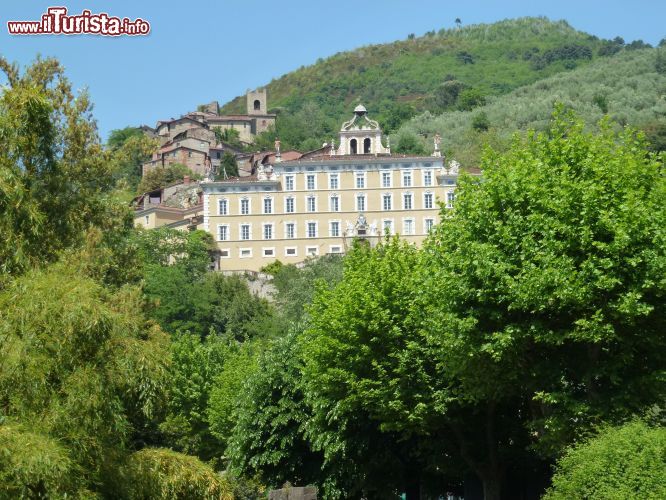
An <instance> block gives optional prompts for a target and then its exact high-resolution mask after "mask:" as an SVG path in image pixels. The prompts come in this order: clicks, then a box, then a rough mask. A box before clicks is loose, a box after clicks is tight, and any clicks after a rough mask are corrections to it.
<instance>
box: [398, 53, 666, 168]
mask: <svg viewBox="0 0 666 500" xmlns="http://www.w3.org/2000/svg"><path fill="white" fill-rule="evenodd" d="M488 101H489V102H488V103H487V104H485V105H483V106H480V107H478V108H476V109H474V110H469V111H449V112H446V113H442V114H439V115H434V114H432V113H430V112H425V113H423V114H421V115H419V116H416V117H414V118H413V119H411V120H410V121H408V122H407V123H405V124H404V125H403V126H402V127H401V128H400V130H399V132H398V133H397V134H396V135H397V136H398V141H397V142H398V143H399V142H400V139H402V140H403V142H405V141H406V139H405V137H411V138H412V139H414V141H413V142H416V144H417V146H416V147H423V148H427V147H431V142H432V139H431V137H432V136H433V135H434V134H435V133H436V132H439V133H440V134H441V136H442V147H443V149H444V151H445V152H446V153H447V155H449V156H451V157H454V158H456V159H457V160H458V161H460V162H461V163H462V164H463V165H475V164H478V162H479V158H480V155H481V152H482V148H483V145H484V144H485V143H489V144H491V145H492V146H494V147H496V148H499V149H505V148H506V147H508V145H509V142H510V138H511V136H512V135H513V134H514V133H515V132H516V131H517V130H528V129H536V130H544V129H545V128H546V127H547V126H548V123H549V121H550V116H551V113H552V111H553V104H554V103H556V102H560V103H562V104H564V105H565V106H566V107H568V108H570V109H573V110H575V111H576V112H577V113H578V114H579V115H580V116H581V117H583V118H584V119H585V122H586V123H587V124H588V126H592V127H593V126H594V124H596V123H598V121H599V120H600V119H601V118H602V117H603V116H605V115H608V116H609V117H610V118H612V119H613V120H614V121H616V122H617V124H618V125H627V124H629V125H632V126H634V127H638V128H641V129H643V130H645V132H646V134H647V135H648V139H649V140H650V141H651V143H652V147H653V148H654V149H660V150H661V149H664V147H665V146H666V49H663V48H659V49H643V50H635V51H623V52H621V53H618V54H617V55H614V56H612V57H608V58H601V59H599V60H597V61H595V62H593V63H592V64H590V65H587V66H585V67H583V68H579V69H576V70H573V71H569V72H563V73H559V74H557V75H554V76H551V77H549V78H546V79H544V80H540V81H538V82H535V83H533V84H531V85H527V86H524V87H521V88H519V89H516V90H514V91H513V92H511V93H510V94H507V95H504V96H499V97H494V98H489V99H488ZM415 138H418V139H415ZM406 142H408V143H409V141H406ZM419 143H420V144H419Z"/></svg>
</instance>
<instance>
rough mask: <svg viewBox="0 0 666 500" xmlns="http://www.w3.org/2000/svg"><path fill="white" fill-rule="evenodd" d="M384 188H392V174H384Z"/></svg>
mask: <svg viewBox="0 0 666 500" xmlns="http://www.w3.org/2000/svg"><path fill="white" fill-rule="evenodd" d="M382 187H385V188H390V187H391V172H382Z"/></svg>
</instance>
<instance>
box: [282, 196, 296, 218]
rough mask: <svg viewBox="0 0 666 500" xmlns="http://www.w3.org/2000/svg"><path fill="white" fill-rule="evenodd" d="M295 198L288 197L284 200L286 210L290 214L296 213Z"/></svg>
mask: <svg viewBox="0 0 666 500" xmlns="http://www.w3.org/2000/svg"><path fill="white" fill-rule="evenodd" d="M294 205H295V204H294V199H293V198H287V199H286V200H284V211H285V212H286V213H288V214H293V213H294Z"/></svg>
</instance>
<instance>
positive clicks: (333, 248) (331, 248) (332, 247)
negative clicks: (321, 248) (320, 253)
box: [328, 245, 342, 254]
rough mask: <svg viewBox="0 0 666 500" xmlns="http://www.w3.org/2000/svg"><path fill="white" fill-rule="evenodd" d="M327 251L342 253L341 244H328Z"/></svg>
mask: <svg viewBox="0 0 666 500" xmlns="http://www.w3.org/2000/svg"><path fill="white" fill-rule="evenodd" d="M328 253H334V254H338V253H342V246H341V245H329V246H328Z"/></svg>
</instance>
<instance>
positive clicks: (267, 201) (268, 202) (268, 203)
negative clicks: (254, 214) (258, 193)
mask: <svg viewBox="0 0 666 500" xmlns="http://www.w3.org/2000/svg"><path fill="white" fill-rule="evenodd" d="M264 213H265V214H272V213H273V198H264Z"/></svg>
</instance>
